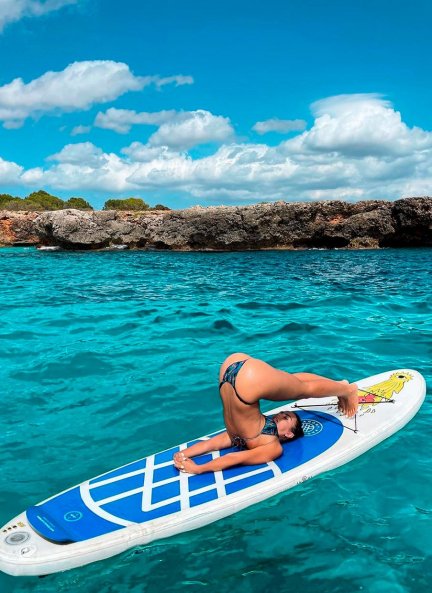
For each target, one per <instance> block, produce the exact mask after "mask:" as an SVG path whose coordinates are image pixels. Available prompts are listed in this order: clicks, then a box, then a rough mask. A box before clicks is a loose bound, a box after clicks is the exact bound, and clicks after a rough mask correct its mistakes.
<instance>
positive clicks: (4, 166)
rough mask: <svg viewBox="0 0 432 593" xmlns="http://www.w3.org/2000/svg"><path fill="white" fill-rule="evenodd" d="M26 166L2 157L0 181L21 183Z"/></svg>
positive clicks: (0, 159) (0, 161)
mask: <svg viewBox="0 0 432 593" xmlns="http://www.w3.org/2000/svg"><path fill="white" fill-rule="evenodd" d="M23 171H24V168H23V167H21V166H20V165H17V164H16V163H13V162H11V161H5V160H4V159H2V158H1V157H0V183H3V184H11V185H13V184H15V183H20V177H21V174H22V173H23Z"/></svg>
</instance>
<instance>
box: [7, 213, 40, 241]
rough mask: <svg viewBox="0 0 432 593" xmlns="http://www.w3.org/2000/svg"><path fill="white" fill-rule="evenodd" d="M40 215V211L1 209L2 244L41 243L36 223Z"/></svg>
mask: <svg viewBox="0 0 432 593" xmlns="http://www.w3.org/2000/svg"><path fill="white" fill-rule="evenodd" d="M38 215H39V213H38V212H27V211H22V212H8V211H6V210H0V246H2V245H36V244H37V243H39V235H38V234H37V233H36V229H35V224H34V221H35V219H36V218H37V217H38Z"/></svg>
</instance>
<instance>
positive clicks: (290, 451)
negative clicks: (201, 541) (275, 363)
mask: <svg viewBox="0 0 432 593" xmlns="http://www.w3.org/2000/svg"><path fill="white" fill-rule="evenodd" d="M358 385H359V387H360V389H361V391H360V398H359V399H360V402H361V404H360V407H359V411H358V413H357V415H356V417H355V418H353V419H347V418H346V417H344V416H342V415H341V414H340V413H339V412H338V411H337V405H336V404H335V402H337V399H336V398H334V397H333V398H325V399H313V400H311V399H309V400H300V401H298V402H296V403H291V404H284V405H282V406H279V407H277V408H275V409H274V410H272V411H271V412H268V414H274V413H276V412H278V411H279V410H282V409H284V410H287V409H292V410H294V411H296V412H298V413H299V415H300V417H301V420H302V423H303V429H304V433H305V437H304V438H301V439H298V440H296V441H294V442H292V443H289V442H288V443H285V444H284V445H283V455H282V456H281V457H279V458H278V459H275V460H274V461H272V462H270V463H265V464H262V465H254V466H238V467H233V468H229V469H226V470H223V471H219V472H214V473H213V472H212V473H205V474H200V475H190V474H185V473H180V472H178V470H177V469H176V468H175V467H174V465H173V461H172V457H173V454H174V453H175V452H176V451H179V450H181V449H184V448H186V447H187V446H190V445H191V444H192V443H191V442H188V443H183V444H181V445H179V446H176V447H172V448H171V449H167V450H166V451H162V452H161V453H156V454H155V455H149V456H148V457H145V458H143V459H139V460H138V461H134V462H132V463H129V464H128V465H124V466H123V467H120V468H118V469H115V470H113V471H109V472H108V473H105V474H103V475H101V476H98V477H96V478H93V479H91V480H88V481H86V482H83V483H82V484H79V485H78V486H75V487H74V488H71V489H69V490H66V491H65V492H62V493H60V494H57V495H56V496H53V497H52V498H49V499H48V500H45V501H44V502H41V503H40V504H38V505H36V506H33V507H30V508H29V509H27V511H25V512H23V513H21V514H20V515H18V516H17V517H15V518H14V519H13V520H12V521H10V522H8V523H7V524H6V525H5V526H4V527H3V528H2V529H1V530H0V569H1V570H2V571H4V572H6V573H8V574H11V575H45V574H49V573H54V572H58V571H62V570H67V569H70V568H74V567H77V566H82V565H84V564H88V563H90V562H94V561H96V560H102V559H104V558H108V557H110V556H114V555H115V554H119V553H120V552H123V551H125V550H127V549H129V548H132V547H133V546H137V545H143V544H144V545H145V544H148V543H150V542H152V541H154V540H157V539H161V538H166V537H169V536H172V535H175V534H178V533H181V532H183V531H188V530H191V529H196V528H198V527H201V526H203V525H207V524H208V523H212V522H213V521H217V520H218V519H221V518H222V517H226V516H228V515H231V514H232V513H236V512H237V511H239V510H241V509H243V508H245V507H248V506H250V505H252V504H255V503H257V502H260V501H262V500H265V499H266V498H269V497H270V496H274V495H275V494H278V493H280V492H283V491H284V490H288V489H289V488H292V487H293V486H296V485H297V484H299V483H301V482H304V481H305V480H307V479H309V478H311V477H313V476H316V475H317V474H320V473H321V472H324V471H327V470H330V469H333V468H336V467H338V466H340V465H342V464H344V463H347V462H348V461H350V460H351V459H354V458H355V457H357V456H359V455H361V454H362V453H364V452H365V451H367V450H368V449H370V448H371V447H374V446H375V445H377V444H378V443H379V442H381V441H383V440H384V439H386V438H387V437H389V436H390V435H392V434H393V433H395V432H396V431H398V430H399V429H400V428H402V427H403V426H404V425H405V424H406V423H407V422H408V421H409V420H410V419H411V418H412V417H413V416H414V415H415V413H416V412H417V410H418V409H419V408H420V406H421V404H422V402H423V400H424V397H425V393H426V385H425V381H424V379H423V377H422V376H421V375H420V374H419V373H418V372H416V371H412V370H406V369H402V370H395V371H388V372H386V373H382V374H379V375H375V376H373V377H369V378H367V379H363V380H361V381H358ZM209 436H212V435H208V436H206V437H202V438H204V439H206V438H209ZM192 442H196V441H192ZM232 450H233V449H227V450H224V451H221V452H214V453H211V454H205V455H202V456H200V457H197V458H195V460H196V461H197V463H199V462H202V463H204V462H206V461H208V460H210V459H211V458H212V457H213V458H214V457H216V456H218V455H224V454H226V453H228V452H229V451H232Z"/></svg>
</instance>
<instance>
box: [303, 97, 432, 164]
mask: <svg viewBox="0 0 432 593" xmlns="http://www.w3.org/2000/svg"><path fill="white" fill-rule="evenodd" d="M312 111H313V113H314V115H315V116H316V120H315V123H314V126H313V128H312V129H311V130H310V131H307V132H305V133H304V134H303V136H302V137H301V138H300V140H299V141H300V142H301V143H303V144H304V147H307V148H309V149H311V150H317V151H324V152H338V153H340V154H344V155H346V156H353V157H365V156H369V155H377V156H380V155H381V156H384V155H388V156H393V155H408V154H409V153H411V152H412V151H413V150H422V149H423V148H430V147H431V146H432V136H431V134H430V133H429V132H425V131H424V130H421V129H420V128H412V129H410V128H408V126H407V125H406V124H404V123H403V122H402V118H401V114H400V113H399V112H398V111H395V110H394V109H393V108H392V106H391V104H390V103H389V102H388V101H384V100H383V99H382V98H380V96H379V95H376V94H357V95H338V96H336V97H329V98H328V99H323V100H321V101H317V102H316V103H314V104H313V105H312Z"/></svg>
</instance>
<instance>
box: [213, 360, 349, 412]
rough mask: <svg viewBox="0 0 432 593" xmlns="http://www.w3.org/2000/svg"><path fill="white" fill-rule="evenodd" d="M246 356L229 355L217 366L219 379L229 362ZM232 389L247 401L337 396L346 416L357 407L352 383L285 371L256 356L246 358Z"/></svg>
mask: <svg viewBox="0 0 432 593" xmlns="http://www.w3.org/2000/svg"><path fill="white" fill-rule="evenodd" d="M246 358H250V357H248V355H247V354H244V353H242V352H236V353H235V354H232V355H231V356H229V357H228V358H227V359H226V360H225V362H224V363H223V365H222V367H221V378H222V376H223V373H224V372H225V370H226V368H227V367H228V366H229V365H230V364H232V363H233V362H237V361H239V360H245V359H246ZM220 380H221V379H220ZM236 389H237V390H238V392H239V393H241V395H242V398H244V399H245V400H246V401H248V402H249V403H255V402H258V401H259V400H260V399H268V400H272V401H286V400H292V399H303V398H315V397H328V396H337V397H338V398H339V409H340V410H341V412H343V413H344V414H346V415H347V416H353V415H354V414H355V413H356V411H357V408H358V397H357V386H356V385H355V384H351V385H350V384H349V383H347V382H345V381H344V382H341V381H333V380H332V379H327V378H326V377H321V376H319V375H313V374H312V373H293V374H291V373H287V372H285V371H281V370H279V369H276V368H274V367H272V366H271V365H269V364H267V363H266V362H264V361H263V360H259V359H257V358H250V360H248V362H247V363H246V364H245V365H244V366H243V367H242V368H241V370H240V372H239V374H238V375H237V378H236Z"/></svg>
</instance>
